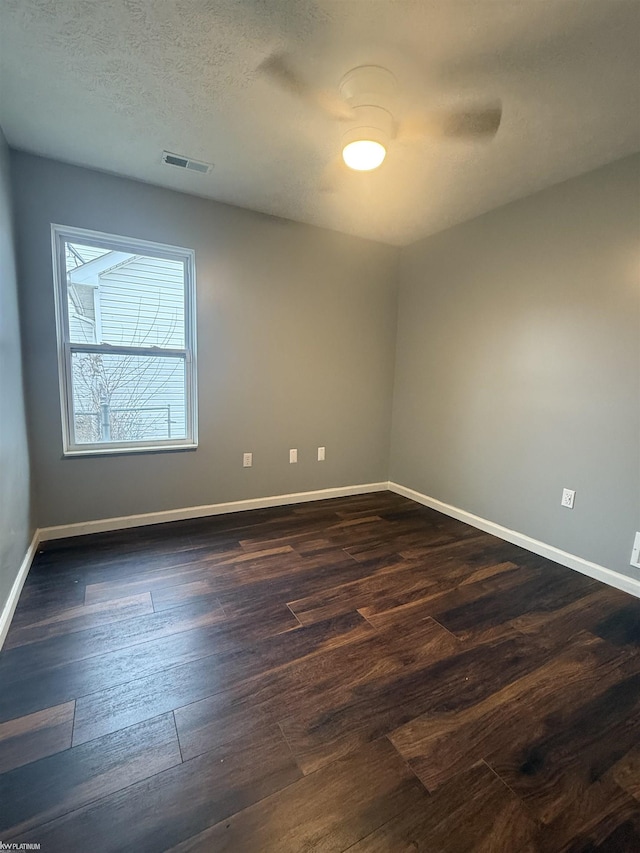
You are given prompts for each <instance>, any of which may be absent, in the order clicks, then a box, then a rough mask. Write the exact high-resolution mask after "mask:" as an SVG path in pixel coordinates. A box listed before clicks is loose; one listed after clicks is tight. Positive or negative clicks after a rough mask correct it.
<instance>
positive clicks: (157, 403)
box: [71, 352, 187, 444]
mask: <svg viewBox="0 0 640 853" xmlns="http://www.w3.org/2000/svg"><path fill="white" fill-rule="evenodd" d="M71 372H72V384H73V421H74V428H75V440H76V443H78V444H104V443H109V442H116V441H117V442H121V441H148V440H153V441H161V440H163V439H171V438H173V439H183V438H185V437H186V435H187V432H186V394H185V361H184V359H183V358H179V357H173V356H155V355H154V356H141V355H116V354H112V353H107V354H103V353H84V352H83V353H78V352H74V353H72V357H71Z"/></svg>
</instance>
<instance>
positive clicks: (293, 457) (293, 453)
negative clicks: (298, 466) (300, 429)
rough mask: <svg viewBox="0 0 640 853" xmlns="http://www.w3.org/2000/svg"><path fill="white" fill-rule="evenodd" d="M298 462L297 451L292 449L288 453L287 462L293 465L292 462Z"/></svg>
mask: <svg viewBox="0 0 640 853" xmlns="http://www.w3.org/2000/svg"><path fill="white" fill-rule="evenodd" d="M297 461H298V451H297V450H296V449H295V448H293V449H292V450H290V451H289V462H290V463H291V464H292V465H293V463H294V462H297Z"/></svg>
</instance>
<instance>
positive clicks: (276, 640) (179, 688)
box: [73, 613, 372, 744]
mask: <svg viewBox="0 0 640 853" xmlns="http://www.w3.org/2000/svg"><path fill="white" fill-rule="evenodd" d="M205 630H206V629H205ZM212 630H214V631H215V626H214V629H212ZM371 630H372V629H371V627H370V626H369V624H368V623H367V622H366V621H365V620H364V619H362V617H361V616H359V615H358V614H357V613H353V614H348V615H347V616H346V617H341V618H339V619H335V620H330V621H329V622H325V623H318V624H317V625H314V626H311V627H309V628H297V629H295V630H293V631H290V632H287V633H286V634H281V635H278V636H276V637H272V638H270V640H269V641H267V639H265V640H264V641H263V642H262V643H261V644H260V646H259V647H258V648H257V649H254V648H252V647H251V646H249V647H247V644H246V642H244V641H243V642H242V645H241V646H240V648H239V649H238V648H237V646H236V647H235V648H232V649H231V650H230V651H226V652H225V651H224V650H223V649H221V650H220V651H219V652H218V653H216V652H211V648H212V647H213V648H215V645H214V644H213V643H211V642H209V641H208V640H207V639H203V640H202V642H201V643H200V645H199V646H197V647H196V650H195V652H194V650H193V643H192V641H191V640H190V638H189V637H188V635H187V634H188V633H189V632H187V634H180V635H177V637H171V638H168V639H169V641H170V642H169V643H167V644H166V648H165V651H164V654H165V655H170V654H171V655H173V660H175V659H176V653H177V652H176V647H175V646H176V644H177V641H178V639H182V640H183V641H184V642H185V643H186V649H185V654H186V655H189V654H191V655H193V656H196V657H195V659H194V660H191V661H189V662H187V663H184V664H177V663H176V664H175V665H173V666H171V667H170V668H166V667H165V668H160V667H157V668H156V670H155V672H154V673H153V674H152V675H148V676H143V677H140V678H134V679H128V680H126V681H125V680H124V679H123V680H121V681H120V683H118V684H114V686H111V687H106V688H104V689H102V690H98V691H97V692H94V693H91V694H90V695H86V696H80V698H79V699H78V700H77V702H76V718H75V726H74V735H73V742H74V744H77V743H83V742H84V741H86V740H90V739H92V738H95V737H99V736H100V735H103V734H106V733H108V732H111V731H115V730H117V729H118V728H121V727H123V726H130V725H132V724H133V723H134V722H138V721H140V720H144V719H147V718H148V717H152V716H156V715H157V714H162V713H164V712H166V711H170V710H174V709H177V708H180V707H182V706H183V705H188V704H190V703H193V702H197V701H198V700H201V699H204V698H206V697H209V696H213V695H216V694H218V693H220V692H222V691H223V690H224V689H225V688H226V687H227V686H228V685H229V684H233V683H235V682H236V681H243V680H246V679H249V678H251V677H252V676H255V675H256V674H257V673H259V672H262V671H271V670H273V669H274V668H276V667H278V666H282V665H283V664H284V663H287V662H289V661H291V660H295V659H297V658H300V657H306V656H308V655H312V654H314V653H318V652H319V651H321V650H323V649H326V648H328V647H331V646H332V645H334V644H340V643H345V642H349V641H350V640H352V639H354V638H356V637H358V636H361V635H362V634H363V633H364V634H367V633H369V632H370V631H371ZM216 633H219V634H221V635H223V632H221V631H219V632H216ZM160 642H164V641H160ZM200 648H201V649H202V651H206V650H208V651H209V653H208V654H207V655H206V656H203V654H202V652H198V649H200ZM132 651H133V652H137V653H138V654H139V655H141V656H142V660H145V659H146V658H147V655H145V650H144V648H143V647H141V646H135V647H133V649H132ZM158 656H159V657H160V658H162V654H160V653H158ZM138 665H139V669H138V671H139V672H143V664H142V662H141V663H139V664H138ZM133 669H134V668H133V667H132V671H133Z"/></svg>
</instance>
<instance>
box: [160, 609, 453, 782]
mask: <svg viewBox="0 0 640 853" xmlns="http://www.w3.org/2000/svg"><path fill="white" fill-rule="evenodd" d="M336 618H337V619H339V620H342V619H344V618H345V617H336ZM333 621H335V620H331V622H333ZM322 624H323V623H316V624H315V625H313V626H310V627H309V628H306V629H304V630H305V631H312V630H317V628H318V627H319V626H321V625H322ZM346 639H348V642H342V643H341V644H340V645H334V646H333V647H331V648H325V649H323V650H322V651H321V652H320V653H319V654H316V655H313V656H306V657H304V658H300V659H298V660H294V661H292V662H291V663H290V664H289V665H287V666H284V667H281V668H280V669H278V670H269V671H267V672H265V673H264V674H263V675H261V676H258V677H255V678H253V679H250V680H247V681H245V682H243V683H241V684H238V685H237V686H235V687H230V688H228V689H226V690H224V691H220V692H219V693H218V694H216V695H214V696H211V697H208V698H207V699H204V700H202V701H200V702H195V703H193V704H191V705H188V706H186V707H183V708H179V709H177V710H176V712H175V716H176V725H177V727H178V733H179V735H180V742H181V744H182V750H183V755H184V756H185V757H188V756H191V755H197V754H198V753H199V752H202V751H204V750H205V749H209V748H211V747H210V744H211V743H215V742H216V740H220V739H227V740H230V739H232V738H234V737H236V736H237V733H238V732H239V731H245V732H251V731H253V729H254V728H255V727H256V726H258V727H259V726H260V725H261V724H262V723H263V722H264V721H265V720H269V721H272V722H276V721H280V720H284V719H286V718H287V717H288V716H289V715H290V714H292V713H294V712H296V713H299V714H304V713H306V714H307V715H308V714H309V713H310V712H311V710H312V709H313V712H314V714H316V715H318V716H320V717H322V718H323V719H324V717H325V716H326V717H330V716H331V713H332V709H333V708H334V707H335V706H336V705H341V704H345V703H347V702H349V701H351V702H354V701H357V698H358V696H359V694H360V693H361V691H363V690H365V689H366V688H367V687H368V686H369V685H370V683H371V682H372V681H375V680H376V679H380V678H381V677H382V676H383V674H384V676H385V677H386V679H387V680H391V678H392V676H393V675H394V674H395V676H396V677H400V674H404V675H405V676H406V677H408V674H409V673H411V672H415V671H417V670H418V669H419V668H420V666H424V665H425V661H433V660H436V659H438V658H442V657H446V656H448V655H451V654H453V653H454V652H455V651H456V650H457V649H458V646H459V643H458V641H457V640H455V638H454V637H452V636H451V635H450V634H448V632H446V631H445V630H444V629H443V628H441V627H440V626H439V625H437V624H436V623H434V622H433V620H430V619H428V620H424V621H423V622H422V623H420V624H416V625H415V626H414V628H413V630H412V631H411V633H410V634H409V635H408V636H407V642H408V647H407V646H406V645H405V643H404V639H405V638H404V637H401V638H400V637H391V638H389V637H383V636H381V635H380V634H379V633H377V632H375V633H370V634H368V635H367V634H361V635H359V636H358V635H352V636H351V637H348V638H346ZM290 745H291V744H290ZM347 751H348V750H346V751H345V753H344V754H346V752H347ZM295 755H296V759H297V760H298V763H299V764H300V766H301V767H302V769H303V770H304V772H305V773H309V772H312V771H313V770H315V769H317V768H318V767H319V766H322V765H323V764H326V763H328V761H327V760H326V758H325V756H324V755H321V756H319V757H316V756H312V755H310V754H308V753H307V754H303V752H302V750H300V749H296V750H295Z"/></svg>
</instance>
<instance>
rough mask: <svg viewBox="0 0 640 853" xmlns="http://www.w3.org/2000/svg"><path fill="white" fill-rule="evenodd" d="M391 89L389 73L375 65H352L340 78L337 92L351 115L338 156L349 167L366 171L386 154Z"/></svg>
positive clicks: (389, 130)
mask: <svg viewBox="0 0 640 853" xmlns="http://www.w3.org/2000/svg"><path fill="white" fill-rule="evenodd" d="M395 89H396V81H395V78H394V76H393V74H391V73H390V72H389V71H387V70H386V69H385V68H380V67H378V66H375V65H373V66H372V65H368V66H362V67H360V68H354V69H353V70H352V71H350V72H349V73H348V74H345V76H344V77H343V78H342V81H341V83H340V95H341V96H342V98H343V99H344V100H345V101H346V103H347V104H348V105H349V107H350V108H351V112H352V115H353V119H352V120H351V121H350V123H349V130H348V131H347V132H346V133H345V135H344V138H343V140H342V159H343V160H344V162H345V163H346V164H347V166H349V168H350V169H355V170H356V171H358V172H369V171H371V170H372V169H377V168H378V166H380V165H381V164H382V162H383V160H384V158H385V157H386V154H387V148H388V147H389V140H390V139H391V134H392V130H393V119H392V117H391V112H390V107H391V104H392V102H393V98H394V95H395Z"/></svg>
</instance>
